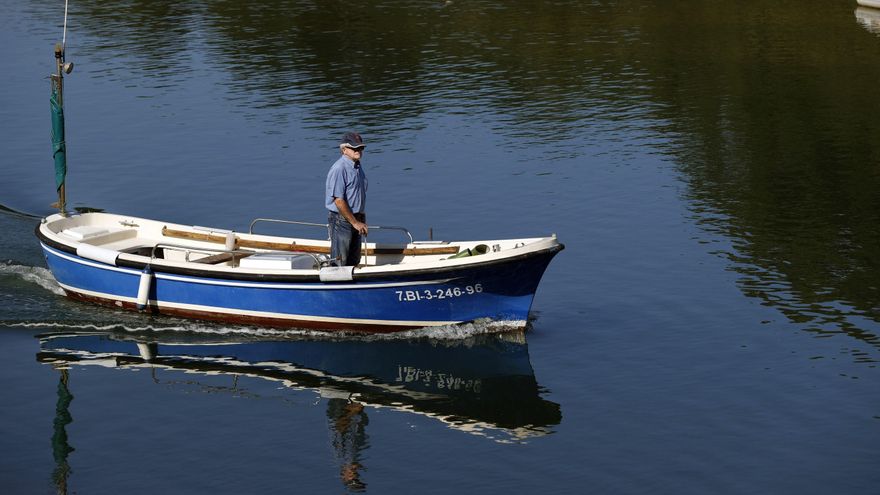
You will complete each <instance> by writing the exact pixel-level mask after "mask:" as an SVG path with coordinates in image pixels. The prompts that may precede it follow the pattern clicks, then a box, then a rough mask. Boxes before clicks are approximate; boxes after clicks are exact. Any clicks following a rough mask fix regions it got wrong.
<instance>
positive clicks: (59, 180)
mask: <svg viewBox="0 0 880 495" xmlns="http://www.w3.org/2000/svg"><path fill="white" fill-rule="evenodd" d="M66 44H67V2H66V1H65V2H64V33H63V35H62V37H61V43H55V73H54V74H52V75H50V76H49V79H50V80H51V81H52V83H51V84H52V94H51V96H50V97H49V106H50V108H51V110H52V157H53V159H54V160H55V186H56V189H57V191H58V202H57V203H55V204H53V205H52V206H53V207H54V206H57V207H58V210H59V212H60V213H61V215H67V195H66V192H65V187H64V186H65V184H64V182H65V178H66V177H67V143H66V142H65V140H64V75H65V74H70V73H71V72H73V63H72V62H65V60H64V49H65V46H66Z"/></svg>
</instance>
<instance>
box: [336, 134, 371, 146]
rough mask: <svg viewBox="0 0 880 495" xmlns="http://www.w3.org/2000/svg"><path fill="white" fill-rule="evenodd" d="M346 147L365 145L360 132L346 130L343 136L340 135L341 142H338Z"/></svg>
mask: <svg viewBox="0 0 880 495" xmlns="http://www.w3.org/2000/svg"><path fill="white" fill-rule="evenodd" d="M339 144H341V145H342V146H344V147H346V148H366V147H367V145H366V144H364V139H363V138H362V137H361V135H360V134H358V133H356V132H346V133H345V136H342V142H341V143H339Z"/></svg>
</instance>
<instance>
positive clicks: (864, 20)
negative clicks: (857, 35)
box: [855, 1, 880, 34]
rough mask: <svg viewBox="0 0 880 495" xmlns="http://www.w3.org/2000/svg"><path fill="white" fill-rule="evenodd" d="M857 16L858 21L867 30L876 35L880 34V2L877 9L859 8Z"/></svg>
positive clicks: (877, 3) (856, 12)
mask: <svg viewBox="0 0 880 495" xmlns="http://www.w3.org/2000/svg"><path fill="white" fill-rule="evenodd" d="M855 14H856V20H857V21H858V22H859V24H861V25H862V26H863V27H864V28H865V29H867V30H868V31H870V32H872V33H874V34H880V1H877V2H876V6H875V8H870V7H857V8H856V11H855Z"/></svg>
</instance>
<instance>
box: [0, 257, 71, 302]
mask: <svg viewBox="0 0 880 495" xmlns="http://www.w3.org/2000/svg"><path fill="white" fill-rule="evenodd" d="M0 275H15V276H17V277H19V278H21V279H22V280H24V281H26V282H31V283H35V284H37V285H39V286H40V287H42V288H44V289H46V290H48V291H49V292H52V293H53V294H57V295H59V296H63V295H64V290H63V289H61V287H59V286H58V282H56V281H55V277H53V276H52V272H50V271H49V270H47V269H46V268H42V267H39V266H22V265H10V264H8V263H0Z"/></svg>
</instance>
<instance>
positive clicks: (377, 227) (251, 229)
mask: <svg viewBox="0 0 880 495" xmlns="http://www.w3.org/2000/svg"><path fill="white" fill-rule="evenodd" d="M259 222H267V223H282V224H289V225H304V226H306V227H323V228H325V229H327V240H328V241H329V240H330V230H329V229H330V225H328V224H326V223H314V222H301V221H298V220H280V219H277V218H255V219H254V220H253V221H252V222H251V224H250V226H249V227H248V234H253V233H254V225H256V224H257V223H259ZM367 228H368V229H369V230H398V231H401V232H403V233H404V234H406V236H407V237H408V238H409V244H414V243H415V241H414V240H413V236H412V233H410V231H409V229H407V228H406V227H397V226H393V225H368V226H367ZM362 239H363V248H362V252H363V253H364V254H363V257H364V264H365V265H366V264H367V254H366V253H367V237H366V236H363V237H362ZM413 256H415V254H413ZM375 262H376V263H378V262H379V261H378V255H377V257H376V260H375Z"/></svg>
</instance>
